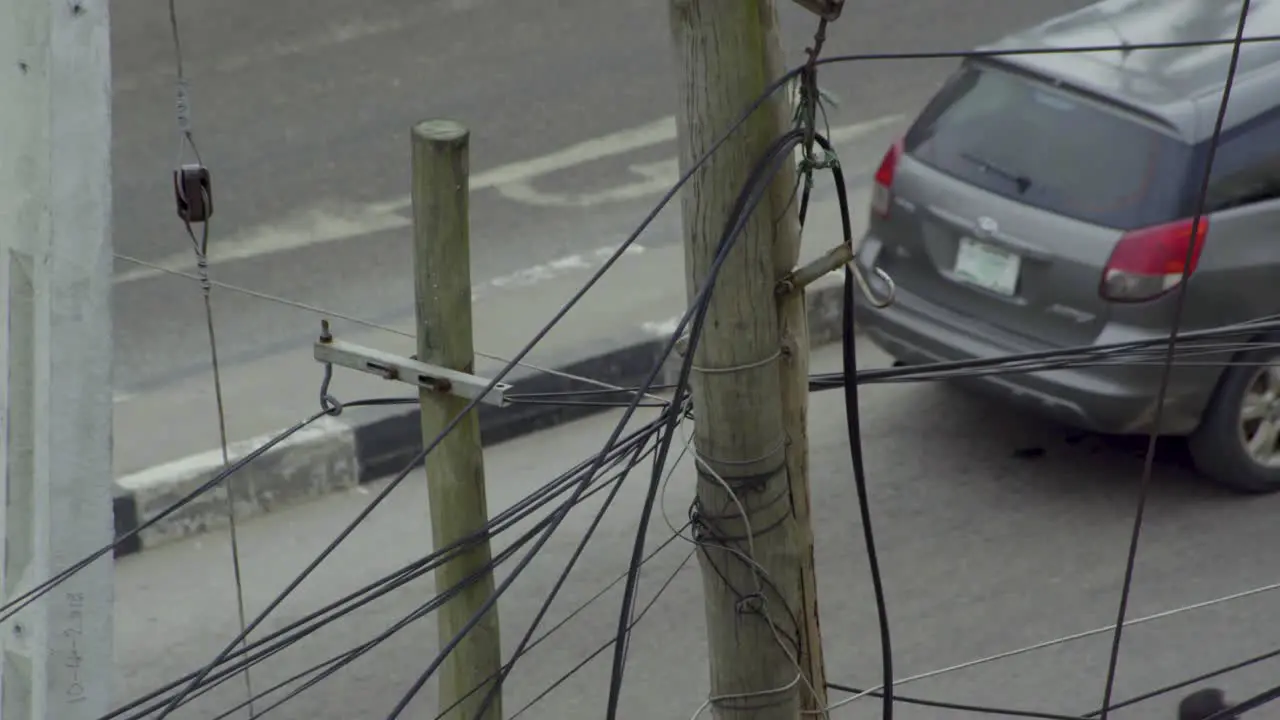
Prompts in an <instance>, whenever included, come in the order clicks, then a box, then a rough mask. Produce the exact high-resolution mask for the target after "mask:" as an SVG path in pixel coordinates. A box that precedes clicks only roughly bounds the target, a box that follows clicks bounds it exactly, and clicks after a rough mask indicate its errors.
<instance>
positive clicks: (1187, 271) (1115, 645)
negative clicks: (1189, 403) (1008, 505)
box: [1099, 0, 1250, 720]
mask: <svg viewBox="0 0 1280 720" xmlns="http://www.w3.org/2000/svg"><path fill="white" fill-rule="evenodd" d="M1249 7H1250V0H1241V3H1240V20H1239V23H1238V25H1237V26H1236V33H1235V43H1234V44H1233V45H1232V47H1231V61H1230V63H1229V64H1228V66H1227V78H1226V84H1225V86H1224V87H1223V89H1222V101H1221V102H1220V103H1219V105H1218V114H1217V117H1216V118H1215V119H1214V123H1213V134H1212V136H1211V137H1210V140H1209V152H1208V155H1207V157H1206V158H1205V168H1204V176H1203V178H1202V179H1201V184H1200V194H1199V196H1198V197H1197V199H1196V211H1195V215H1194V217H1193V219H1192V221H1191V237H1192V238H1196V237H1198V232H1199V230H1200V228H1201V226H1202V225H1203V223H1204V222H1205V220H1204V214H1205V210H1206V208H1207V203H1208V197H1209V184H1210V182H1211V181H1212V179H1213V175H1212V173H1213V161H1214V158H1215V157H1216V156H1217V152H1218V145H1219V144H1220V142H1221V140H1222V126H1223V124H1224V123H1225V122H1226V117H1227V106H1228V104H1229V102H1230V100H1231V88H1232V86H1233V85H1234V84H1235V78H1236V70H1237V68H1238V67H1239V65H1240V49H1241V41H1242V40H1243V39H1244V29H1245V24H1246V23H1247V20H1248V17H1249ZM1198 245H1199V244H1198V243H1196V242H1194V241H1192V242H1190V243H1187V253H1186V257H1185V258H1184V261H1183V268H1182V281H1181V282H1180V283H1179V285H1178V288H1177V290H1176V293H1177V295H1176V297H1175V298H1174V308H1173V318H1172V321H1171V323H1170V325H1171V327H1170V330H1169V345H1168V350H1167V353H1166V355H1165V364H1164V368H1163V369H1162V370H1161V373H1160V387H1159V390H1157V391H1156V405H1155V417H1154V418H1153V419H1152V426H1151V434H1150V439H1149V441H1148V443H1147V453H1146V457H1145V459H1144V460H1143V463H1142V479H1141V480H1140V483H1139V489H1138V507H1137V509H1136V510H1135V512H1134V518H1133V532H1132V535H1131V537H1130V539H1129V550H1128V556H1127V558H1126V559H1125V568H1124V583H1123V585H1122V586H1121V590H1120V607H1119V609H1118V610H1117V612H1116V629H1115V632H1114V633H1113V634H1112V638H1111V655H1110V657H1109V659H1108V661H1107V676H1106V683H1105V685H1104V687H1103V691H1102V708H1103V710H1102V714H1101V715H1099V720H1107V713H1108V712H1110V706H1111V695H1112V693H1113V692H1114V690H1115V681H1116V670H1117V668H1118V666H1119V662H1120V643H1121V638H1122V636H1123V634H1124V619H1125V615H1126V614H1127V612H1128V609H1129V594H1130V592H1131V590H1132V588H1133V573H1134V568H1135V566H1136V565H1137V561H1138V542H1139V540H1140V538H1141V537H1142V520H1143V515H1144V513H1145V511H1146V506H1147V497H1148V495H1149V491H1150V487H1151V477H1152V475H1153V473H1154V467H1155V455H1156V444H1157V443H1158V442H1159V439H1160V423H1161V420H1163V418H1164V403H1165V397H1166V396H1167V394H1168V391H1169V382H1170V379H1171V378H1172V376H1173V358H1174V353H1175V350H1176V345H1177V342H1178V327H1179V326H1180V325H1181V323H1182V314H1183V311H1184V309H1185V307H1186V300H1187V285H1188V281H1189V279H1190V277H1191V268H1192V266H1193V265H1194V260H1195V256H1196V252H1197V251H1198V250H1199V247H1198Z"/></svg>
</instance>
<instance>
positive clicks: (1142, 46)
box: [786, 35, 1280, 79]
mask: <svg viewBox="0 0 1280 720" xmlns="http://www.w3.org/2000/svg"><path fill="white" fill-rule="evenodd" d="M1277 41H1280V35H1258V36H1256V37H1250V38H1236V39H1231V38H1214V39H1212V40H1179V41H1175V42H1149V43H1119V44H1116V43H1112V44H1099V45H1076V46H1072V47H1024V48H987V49H971V50H933V51H917V52H879V53H850V54H846V55H829V56H827V57H825V58H820V59H818V61H817V62H815V63H814V66H815V67H817V66H822V65H835V64H838V63H848V62H879V61H886V60H958V59H965V58H1001V57H1020V56H1026V55H1068V54H1084V53H1116V52H1122V53H1130V52H1134V51H1138V50H1183V49H1190V48H1207V47H1221V46H1228V45H1229V46H1236V45H1254V44H1258V43H1272V42H1277ZM803 69H804V68H803V67H797V68H795V69H794V70H792V71H791V73H788V75H787V76H786V77H788V79H790V77H791V76H792V75H793V74H794V75H798V74H799V73H800V72H801V71H802V70H803Z"/></svg>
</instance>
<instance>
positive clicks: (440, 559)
mask: <svg viewBox="0 0 1280 720" xmlns="http://www.w3.org/2000/svg"><path fill="white" fill-rule="evenodd" d="M650 452H652V449H650V451H649V452H646V453H645V454H646V455H647V454H649V453H650ZM622 479H623V477H622V475H621V473H620V474H619V475H617V476H615V477H613V478H610V480H608V481H606V484H607V483H612V482H620V481H621V480H622ZM602 489H603V487H602V486H600V487H596V488H594V489H593V490H592V491H591V492H590V493H587V494H584V496H583V497H582V498H581V501H585V500H586V499H587V498H588V497H590V496H593V495H594V494H595V493H596V492H598V491H600V490H602ZM524 517H525V516H523V515H522V516H521V517H514V518H511V519H510V524H511V525H514V524H515V523H516V522H519V521H520V520H522V519H523V518H524ZM545 522H546V519H545V518H544V519H543V520H542V521H540V522H539V523H538V525H537V526H535V528H534V530H532V531H530V532H536V530H537V529H538V528H540V527H542V526H543V525H544V524H545ZM525 542H527V540H524V539H522V540H517V541H516V543H517V545H518V546H519V545H523V544H524V543H525ZM465 549H466V548H459V549H458V552H462V551H464V550H465ZM458 552H454V553H450V554H449V555H448V556H444V553H443V552H437V553H433V554H432V556H429V558H434V561H433V562H432V563H431V564H430V565H429V566H423V563H422V561H417V562H415V563H414V564H413V565H415V566H418V567H417V568H416V569H415V571H414V575H413V577H406V578H403V579H401V580H400V581H398V582H396V583H395V584H394V585H393V586H391V587H386V588H383V589H382V590H381V591H379V592H378V593H377V594H376V595H375V596H373V597H368V598H365V599H364V600H363V601H362V602H361V603H360V604H359V605H357V606H353V607H350V608H347V609H345V610H344V611H343V612H342V613H341V615H345V614H347V613H349V612H351V611H352V610H354V609H356V608H357V607H359V606H361V605H364V604H367V603H368V602H371V601H372V600H374V599H376V598H377V597H380V596H382V595H385V594H386V593H388V592H390V591H392V590H395V589H397V588H398V587H400V586H402V585H403V584H405V583H407V582H409V581H411V580H413V579H415V578H416V577H420V576H421V575H423V574H425V573H427V572H430V571H431V570H433V569H434V568H435V567H438V566H439V565H442V564H444V563H445V562H447V561H448V560H449V559H451V557H452V556H454V555H456V554H458ZM505 557H507V556H504V558H505ZM495 562H496V561H495ZM432 607H435V606H434V605H433V606H432ZM417 617H420V615H419V616H415V619H417ZM334 619H336V617H330V618H328V619H327V620H326V621H325V622H322V623H320V624H318V625H316V626H313V627H311V628H309V629H307V630H305V631H302V632H299V633H297V634H295V635H294V636H293V637H291V638H289V639H287V640H286V641H284V642H282V643H280V644H279V645H277V646H276V647H274V648H272V649H271V650H269V651H267V652H264V653H262V655H263V656H270V655H273V654H275V653H277V652H279V651H280V650H283V649H285V648H287V647H288V646H290V645H292V644H293V643H295V642H297V641H298V640H301V639H303V638H304V637H306V636H309V635H310V634H312V633H314V632H315V631H316V630H318V629H319V628H320V627H322V626H324V625H326V624H328V623H329V622H332V621H333V620H334ZM398 629H399V628H397V629H396V630H393V631H392V632H395V631H397V630H398ZM390 634H391V633H387V634H386V635H385V636H382V637H381V638H380V639H379V641H378V642H381V641H382V640H385V639H386V637H389V636H390ZM261 642H262V641H259V642H258V643H254V645H253V646H251V648H252V647H256V646H258V645H259V644H260V643H261ZM375 644H376V643H375ZM370 649H371V647H370ZM361 654H362V653H361ZM345 655H346V654H344V655H340V656H338V658H334V659H333V661H335V662H336V661H338V660H341V659H342V658H343V657H344V656H345ZM257 659H265V657H260V658H257ZM257 659H256V660H257ZM352 659H354V658H352ZM256 660H255V662H256ZM327 664H328V662H326V663H322V664H321V665H320V666H318V667H317V668H314V669H313V670H312V671H311V672H316V671H318V669H321V668H323V667H324V666H325V665H327ZM344 665H345V663H344ZM239 670H240V666H235V667H232V668H230V669H226V670H223V671H222V672H221V673H219V676H218V678H217V681H216V682H209V683H206V684H203V685H202V686H201V687H202V688H203V689H202V690H201V691H199V692H196V693H193V695H192V697H191V698H188V700H190V699H194V697H197V696H199V695H200V694H203V693H204V692H207V691H209V690H211V689H212V688H213V687H215V686H216V685H218V684H220V683H221V682H222V681H223V680H225V679H230V677H232V676H234V675H235V674H236V673H237V672H239ZM305 674H309V673H304V675H305ZM181 683H182V681H178V682H176V683H172V684H171V685H169V686H168V688H166V689H172V688H174V687H177V686H178V685H181ZM270 692H271V691H267V692H266V693H262V694H260V695H259V696H258V697H259V698H261V697H265V695H267V694H269V693H270ZM162 693H163V690H162V691H161V692H160V693H153V694H152V695H151V696H149V697H148V698H145V699H144V700H143V701H142V702H145V701H148V700H152V699H154V698H155V697H157V696H158V695H159V694H162ZM139 704H140V702H139V701H135V702H133V703H131V704H130V705H129V706H127V707H125V708H119V709H117V710H116V711H115V712H114V713H112V714H111V715H109V716H107V718H113V717H118V716H119V715H120V714H122V712H124V711H126V710H129V709H133V708H134V707H137V706H138V705H139ZM155 709H157V707H156V706H152V707H150V708H148V709H146V710H143V711H141V712H140V713H137V714H134V715H132V716H130V718H140V717H144V716H146V715H147V714H149V713H150V712H152V711H153V710H155ZM259 716H261V714H259ZM104 720H105V719H104Z"/></svg>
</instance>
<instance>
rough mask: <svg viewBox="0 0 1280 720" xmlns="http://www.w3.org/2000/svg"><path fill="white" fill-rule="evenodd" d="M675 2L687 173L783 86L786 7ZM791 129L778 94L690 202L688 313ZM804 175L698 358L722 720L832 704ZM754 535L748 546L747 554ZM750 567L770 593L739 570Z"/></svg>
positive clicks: (733, 275) (765, 206) (774, 216)
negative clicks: (765, 163) (814, 495)
mask: <svg viewBox="0 0 1280 720" xmlns="http://www.w3.org/2000/svg"><path fill="white" fill-rule="evenodd" d="M669 2H670V19H671V29H672V35H673V38H674V42H675V49H676V56H677V62H678V66H679V68H680V70H679V73H680V76H679V77H680V81H679V104H680V109H679V115H678V127H679V144H680V164H681V168H682V169H687V168H689V167H692V165H693V163H694V162H695V161H696V160H697V159H699V158H701V157H702V156H703V155H704V154H705V153H706V152H707V151H708V150H709V149H710V148H711V145H712V144H713V143H714V142H715V141H716V140H717V139H718V138H720V137H721V136H722V135H723V134H724V133H725V132H726V131H727V130H728V129H729V127H730V126H731V125H732V124H733V123H734V122H735V121H736V120H737V119H738V118H739V117H740V116H741V115H742V113H743V112H745V111H746V109H747V108H748V107H750V105H751V103H753V102H754V101H755V100H756V99H757V98H758V97H759V96H760V95H761V94H762V93H763V92H764V90H765V89H766V87H767V86H768V85H769V84H770V83H771V82H772V81H773V80H775V79H776V78H778V77H779V76H780V75H781V73H782V60H781V59H782V52H781V48H780V44H779V40H778V36H777V15H776V9H775V7H774V4H773V0H669ZM789 117H790V108H789V106H788V104H787V103H786V100H785V96H784V94H783V93H781V92H779V93H777V95H776V96H775V97H774V100H773V101H772V102H769V103H766V104H765V105H764V106H763V107H762V108H761V110H759V111H757V112H756V113H755V114H754V115H753V116H752V118H751V119H750V120H748V122H747V123H746V124H745V125H744V126H743V127H742V128H741V129H740V130H739V131H738V132H737V133H736V134H735V135H734V137H733V138H732V139H731V140H729V142H727V143H726V144H725V145H724V146H722V147H721V148H720V150H719V151H718V152H717V154H716V155H715V156H714V157H713V158H712V159H711V160H710V161H709V162H708V163H707V164H706V165H704V166H703V168H702V169H701V170H700V171H698V172H697V173H696V174H695V175H694V176H693V178H692V180H691V181H690V183H689V184H688V185H687V186H686V187H685V190H684V191H683V194H682V196H681V202H682V210H683V218H684V232H685V264H686V269H687V273H688V292H689V296H690V298H692V297H693V294H694V293H695V292H696V291H697V288H698V286H699V285H700V284H701V283H702V282H703V281H704V279H705V278H706V277H707V274H708V272H709V270H710V268H711V265H712V261H713V259H714V257H715V255H716V250H717V246H718V244H719V241H720V238H721V235H722V233H723V232H724V229H725V226H726V223H727V221H728V218H729V215H730V212H731V208H732V206H733V203H734V201H735V199H736V197H737V195H738V193H739V192H740V190H741V188H742V187H743V185H744V183H745V182H746V181H747V178H748V175H749V174H750V171H751V169H752V166H753V165H754V164H755V163H756V162H758V161H759V160H760V159H761V158H762V157H763V156H764V154H765V152H766V149H767V147H768V146H769V144H770V143H771V142H773V141H774V140H775V139H776V138H778V137H779V136H780V135H781V134H782V133H783V132H784V131H785V130H786V129H787V127H788V119H789ZM794 173H795V169H794V168H793V167H790V165H789V163H784V171H783V172H782V173H781V174H780V175H779V177H778V178H777V179H776V180H775V182H774V185H773V186H772V188H771V192H770V194H769V195H768V196H767V198H766V199H765V201H764V202H762V203H761V205H760V206H759V207H758V208H757V209H756V210H755V212H754V214H753V215H752V220H751V222H750V223H749V224H748V225H747V227H746V230H745V232H744V234H743V235H742V236H741V237H740V238H739V240H738V241H737V245H736V247H735V249H734V250H733V252H732V253H731V255H730V256H729V258H728V260H727V262H725V264H724V266H723V268H722V270H721V271H720V275H719V279H718V281H717V283H716V290H715V292H714V293H713V294H712V296H711V302H710V307H709V309H708V312H707V320H706V324H705V327H704V331H703V337H702V340H701V342H700V343H699V345H698V350H697V352H696V353H695V356H694V364H695V366H696V367H697V368H698V370H695V372H694V377H693V398H694V413H695V417H696V420H697V423H696V424H697V428H696V431H695V438H696V444H697V449H698V453H699V456H700V458H701V462H702V463H703V467H700V469H699V473H698V487H697V495H698V501H699V504H700V513H701V516H702V522H703V523H704V524H705V525H706V526H708V528H709V529H708V530H707V532H706V533H704V537H703V540H705V541H708V542H712V543H719V544H721V545H727V546H729V547H730V548H732V549H731V550H725V549H720V548H717V547H715V546H714V545H712V546H710V547H707V546H704V551H703V553H702V554H701V556H700V557H701V559H702V564H703V573H702V575H703V584H704V588H705V595H706V610H707V627H708V635H709V645H710V653H711V694H712V697H713V698H725V699H721V700H716V701H714V703H713V708H714V712H715V714H716V717H718V718H725V719H733V720H738V719H747V718H750V719H751V720H773V719H775V718H776V719H778V720H783V719H786V720H794V719H795V718H796V717H798V716H799V713H800V710H801V709H802V708H807V709H816V708H821V707H825V705H826V700H825V698H826V692H825V674H824V672H823V666H822V646H821V635H820V630H819V626H818V615H817V588H816V583H815V579H814V572H813V535H812V529H811V527H810V525H809V514H810V513H809V483H808V474H807V473H808V434H807V429H806V414H807V397H808V389H807V388H808V350H809V346H808V325H807V320H806V315H805V304H804V297H803V293H801V292H795V293H790V294H785V295H782V296H778V295H777V294H776V293H775V288H776V287H777V286H778V283H779V281H780V280H781V279H782V278H783V277H785V276H786V275H787V273H788V272H789V271H790V270H791V269H792V268H793V266H794V264H795V263H796V261H797V259H798V255H799V232H798V225H797V222H796V214H795V212H796V211H795V203H794V202H793V201H792V200H791V193H792V191H793V189H794V187H795V174H794ZM717 476H718V478H720V479H722V480H723V481H724V483H725V484H728V485H729V487H731V488H732V489H733V490H734V495H736V496H737V501H736V502H735V500H734V498H733V497H732V496H731V495H730V493H729V492H728V491H727V490H726V489H725V487H724V486H723V485H722V483H721V482H720V480H719V479H717ZM739 502H740V503H741V505H742V506H744V507H745V510H746V514H747V522H743V520H742V518H741V513H740V511H739V509H738V503H739ZM748 524H749V525H750V530H751V532H752V534H753V535H754V538H753V542H751V543H748V542H746V541H745V540H744V539H743V538H745V537H746V536H747V535H748V527H747V526H748ZM718 538H720V539H718ZM724 538H728V540H724ZM752 552H754V559H755V562H756V563H757V564H758V565H759V567H760V571H761V574H767V577H765V578H764V579H763V581H758V580H757V577H756V575H755V574H754V573H753V570H752V568H751V567H750V566H749V564H747V563H745V562H743V560H742V556H743V555H746V554H748V553H752ZM761 587H763V591H762V592H760V590H759V589H760V588H761ZM757 592H760V595H759V596H756V595H755V594H756V593H757ZM744 596H746V597H748V600H746V601H744V600H743V597H744ZM758 597H763V599H764V601H763V603H761V602H760V601H759V599H758ZM766 616H767V618H766ZM793 617H794V618H795V620H793V619H792V618H793ZM797 621H798V626H797ZM797 665H798V666H799V669H801V670H803V675H802V676H800V677H798V669H797ZM782 688H786V689H785V690H782Z"/></svg>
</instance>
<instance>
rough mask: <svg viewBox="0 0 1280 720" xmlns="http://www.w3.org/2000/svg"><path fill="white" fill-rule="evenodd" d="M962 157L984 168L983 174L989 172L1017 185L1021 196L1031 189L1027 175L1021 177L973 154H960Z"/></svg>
mask: <svg viewBox="0 0 1280 720" xmlns="http://www.w3.org/2000/svg"><path fill="white" fill-rule="evenodd" d="M960 157H962V158H964V159H965V160H968V161H969V162H971V163H973V164H974V165H977V166H978V167H980V168H982V171H983V172H989V173H992V174H995V175H999V176H1000V177H1002V178H1004V179H1005V180H1008V181H1009V182H1011V183H1013V184H1014V185H1017V186H1018V194H1019V195H1021V194H1022V193H1025V192H1026V191H1027V189H1028V188H1030V187H1031V178H1029V177H1027V176H1026V175H1020V174H1018V173H1016V172H1013V171H1012V170H1008V169H1006V168H1003V167H1001V166H999V165H997V164H995V163H993V162H991V161H990V160H987V159H986V158H982V157H979V156H977V155H974V154H972V153H960Z"/></svg>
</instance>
